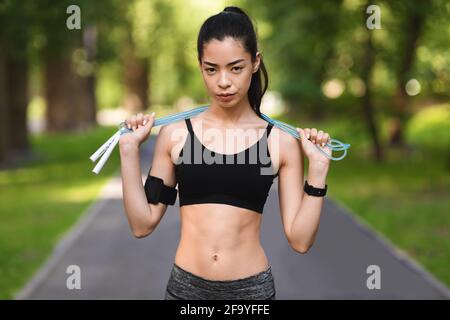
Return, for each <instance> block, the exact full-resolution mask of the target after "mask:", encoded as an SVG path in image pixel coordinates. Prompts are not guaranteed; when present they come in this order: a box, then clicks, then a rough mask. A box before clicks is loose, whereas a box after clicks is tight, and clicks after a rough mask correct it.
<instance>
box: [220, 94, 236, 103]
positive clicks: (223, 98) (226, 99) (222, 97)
mask: <svg viewBox="0 0 450 320" xmlns="http://www.w3.org/2000/svg"><path fill="white" fill-rule="evenodd" d="M234 96H235V94H234V93H233V94H229V95H219V94H218V95H217V99H219V100H220V101H222V102H230V101H231V100H233V99H234Z"/></svg>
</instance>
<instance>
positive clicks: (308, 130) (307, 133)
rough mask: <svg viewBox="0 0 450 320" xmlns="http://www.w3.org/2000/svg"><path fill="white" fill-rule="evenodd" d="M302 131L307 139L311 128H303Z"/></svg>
mask: <svg viewBox="0 0 450 320" xmlns="http://www.w3.org/2000/svg"><path fill="white" fill-rule="evenodd" d="M303 131H304V132H305V135H306V139H309V138H310V137H311V130H310V129H309V128H305V130H303Z"/></svg>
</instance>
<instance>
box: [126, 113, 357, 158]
mask: <svg viewBox="0 0 450 320" xmlns="http://www.w3.org/2000/svg"><path fill="white" fill-rule="evenodd" d="M206 109H208V106H201V107H198V108H195V109H192V110H187V111H183V112H179V113H175V114H172V115H170V116H167V117H163V118H159V119H155V122H154V123H153V127H158V126H163V125H166V124H169V123H172V122H175V121H178V120H181V119H187V118H191V117H192V116H195V115H197V114H199V113H201V112H203V111H205V110H206ZM261 116H262V118H263V119H264V120H266V121H268V122H269V123H271V124H272V125H274V126H276V127H278V128H280V129H281V130H283V131H285V132H287V133H289V134H290V135H291V136H293V137H294V138H297V139H300V135H299V134H298V132H297V129H296V128H295V127H293V126H291V125H289V124H287V123H285V122H282V121H279V120H276V119H272V118H270V117H268V116H267V115H265V114H264V113H261ZM119 128H120V135H122V134H125V133H129V132H133V130H131V129H128V128H127V127H126V126H125V121H123V122H121V123H120V125H119ZM325 145H326V146H327V147H329V148H330V149H331V150H332V151H344V153H343V154H342V155H341V156H340V157H333V156H330V155H328V154H327V153H326V152H325V151H323V150H322V149H321V148H320V147H319V146H317V145H316V148H317V149H318V150H319V151H320V152H322V153H323V154H324V155H325V156H326V157H327V158H329V159H331V160H335V161H338V160H342V159H344V158H345V156H346V155H347V149H349V148H350V144H348V143H342V142H341V141H339V140H336V139H330V143H328V142H327V143H326V144H325Z"/></svg>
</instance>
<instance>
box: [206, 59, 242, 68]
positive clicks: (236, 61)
mask: <svg viewBox="0 0 450 320" xmlns="http://www.w3.org/2000/svg"><path fill="white" fill-rule="evenodd" d="M241 61H245V59H238V60H235V61H233V62H230V63H229V64H227V66H231V65H233V64H236V63H238V62H241ZM203 63H204V64H209V65H211V66H213V67H217V64H215V63H212V62H208V61H203Z"/></svg>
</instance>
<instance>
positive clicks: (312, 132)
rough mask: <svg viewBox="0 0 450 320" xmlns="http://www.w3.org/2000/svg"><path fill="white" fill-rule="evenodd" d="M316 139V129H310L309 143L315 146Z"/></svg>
mask: <svg viewBox="0 0 450 320" xmlns="http://www.w3.org/2000/svg"><path fill="white" fill-rule="evenodd" d="M316 139H317V129H316V128H312V129H311V141H312V142H313V143H314V144H315V143H316Z"/></svg>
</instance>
